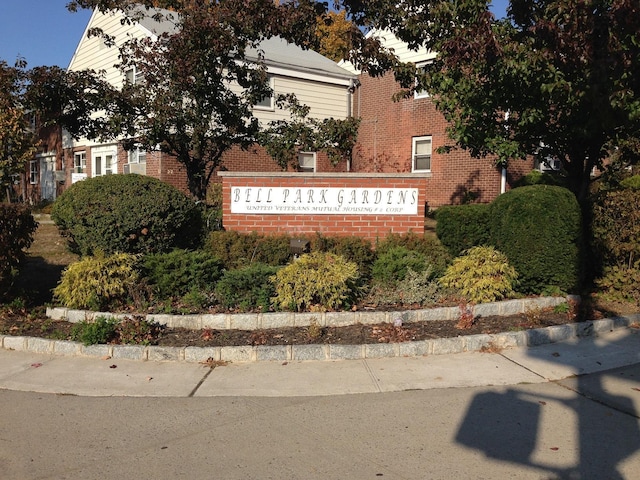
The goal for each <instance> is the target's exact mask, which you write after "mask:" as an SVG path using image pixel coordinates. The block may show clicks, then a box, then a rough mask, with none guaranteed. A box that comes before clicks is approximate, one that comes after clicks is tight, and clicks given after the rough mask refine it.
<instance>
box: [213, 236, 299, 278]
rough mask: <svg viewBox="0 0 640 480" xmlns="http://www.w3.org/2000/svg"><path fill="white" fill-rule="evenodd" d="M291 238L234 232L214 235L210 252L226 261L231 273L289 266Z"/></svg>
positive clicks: (226, 266) (225, 263) (225, 264)
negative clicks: (251, 266)
mask: <svg viewBox="0 0 640 480" xmlns="http://www.w3.org/2000/svg"><path fill="white" fill-rule="evenodd" d="M290 243H291V237H289V236H288V235H258V234H257V233H255V232H252V233H250V234H246V233H239V232H234V231H218V232H211V233H210V234H209V239H208V242H207V246H206V248H207V250H209V251H210V252H211V253H212V254H213V255H214V256H215V257H217V258H219V259H221V260H222V262H223V263H224V266H225V268H227V269H228V270H231V269H234V268H239V267H244V266H246V265H248V264H249V263H253V262H255V263H264V264H267V265H272V266H278V265H286V264H287V263H288V262H289V260H290V259H291V246H290Z"/></svg>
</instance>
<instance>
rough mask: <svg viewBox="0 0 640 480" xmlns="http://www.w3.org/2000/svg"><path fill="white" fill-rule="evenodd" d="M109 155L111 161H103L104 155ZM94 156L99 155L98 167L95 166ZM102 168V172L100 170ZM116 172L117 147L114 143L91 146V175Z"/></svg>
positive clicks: (98, 175) (96, 175)
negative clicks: (108, 162)
mask: <svg viewBox="0 0 640 480" xmlns="http://www.w3.org/2000/svg"><path fill="white" fill-rule="evenodd" d="M107 156H110V157H111V163H110V164H109V165H107V164H106V163H104V162H105V161H106V157H107ZM96 157H100V166H101V168H100V169H98V168H97V166H96ZM98 170H104V173H102V171H98ZM117 173H118V149H117V147H116V146H115V145H110V146H105V147H93V148H92V149H91V176H92V177H101V176H103V175H114V174H117Z"/></svg>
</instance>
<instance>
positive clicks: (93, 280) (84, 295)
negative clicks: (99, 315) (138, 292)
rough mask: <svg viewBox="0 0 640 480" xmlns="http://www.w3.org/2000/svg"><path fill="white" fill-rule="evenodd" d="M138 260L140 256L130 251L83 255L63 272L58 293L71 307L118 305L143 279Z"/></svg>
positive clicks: (85, 307) (57, 296) (99, 308)
mask: <svg viewBox="0 0 640 480" xmlns="http://www.w3.org/2000/svg"><path fill="white" fill-rule="evenodd" d="M137 264H138V257H137V256H136V255H131V254H129V253H117V254H114V255H110V256H108V257H106V256H104V255H97V256H96V257H85V258H82V259H81V260H79V261H77V262H74V263H72V264H71V265H69V266H68V267H67V268H66V269H65V270H64V271H63V272H62V277H61V279H60V283H59V284H58V286H57V287H56V288H55V289H54V290H53V294H54V297H55V299H56V300H57V301H59V302H60V303H62V304H63V305H65V306H66V307H69V308H80V309H91V310H103V309H106V308H107V307H114V308H115V307H118V306H120V305H122V304H123V303H124V302H125V301H126V300H127V298H128V295H129V291H130V290H131V289H133V288H135V286H136V285H137V283H138V281H139V276H138V272H137Z"/></svg>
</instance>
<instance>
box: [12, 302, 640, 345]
mask: <svg viewBox="0 0 640 480" xmlns="http://www.w3.org/2000/svg"><path fill="white" fill-rule="evenodd" d="M611 307H613V308H611ZM43 313H44V311H43V309H38V310H32V311H30V312H28V311H27V310H26V309H22V308H11V307H10V306H5V307H4V308H2V309H1V310H0V334H4V335H22V336H36V337H41V338H52V339H58V340H71V339H72V330H73V327H74V324H72V323H70V322H66V321H57V320H51V319H49V318H46V317H45V316H44V314H43ZM625 313H631V309H630V307H627V306H620V305H618V306H611V305H610V308H609V309H601V310H593V309H592V310H590V311H589V312H585V311H582V312H580V313H579V314H578V315H575V314H571V313H561V312H555V311H554V310H553V309H546V310H540V309H538V310H533V311H530V312H527V313H526V314H519V315H511V316H491V317H479V318H475V319H474V320H473V323H472V324H471V325H470V326H463V325H460V322H458V321H450V320H437V321H427V322H414V323H405V324H404V325H401V326H394V325H391V324H378V325H361V324H357V325H350V326H344V327H320V326H318V325H312V326H308V327H287V328H276V329H262V330H215V329H204V330H189V329H185V328H166V327H163V326H159V325H155V326H154V327H153V329H152V331H151V332H150V333H148V334H146V335H144V343H147V344H150V345H162V346H172V347H187V346H194V347H217V346H241V345H300V344H344V345H359V344H367V343H369V344H370V343H396V342H406V341H417V340H426V339H433V338H448V337H457V336H460V335H474V334H480V333H485V334H491V333H500V332H509V331H518V330H525V329H531V328H541V327H547V326H552V325H562V324H566V323H572V322H576V321H581V320H587V319H595V318H602V317H604V316H611V315H615V314H625ZM131 318H132V319H134V317H131ZM112 343H123V342H122V339H121V338H117V337H116V338H114V339H113V340H112Z"/></svg>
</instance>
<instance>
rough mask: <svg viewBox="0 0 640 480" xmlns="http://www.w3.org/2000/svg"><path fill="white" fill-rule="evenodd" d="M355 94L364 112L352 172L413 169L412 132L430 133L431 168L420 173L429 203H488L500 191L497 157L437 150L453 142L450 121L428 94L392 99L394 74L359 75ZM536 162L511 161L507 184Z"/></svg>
mask: <svg viewBox="0 0 640 480" xmlns="http://www.w3.org/2000/svg"><path fill="white" fill-rule="evenodd" d="M360 81H361V86H360V87H359V89H358V90H357V91H356V92H355V94H354V108H353V112H354V115H356V116H360V117H361V124H360V129H359V131H358V142H357V144H356V147H355V149H354V155H353V157H354V159H353V168H352V170H353V171H354V172H411V153H412V152H411V149H412V137H418V136H431V137H432V142H433V143H432V146H433V154H432V157H431V173H430V174H429V173H416V174H415V175H416V176H418V177H423V178H424V181H425V185H426V193H425V198H426V201H427V203H428V205H429V206H430V207H438V206H441V205H450V204H458V203H461V202H463V201H466V200H468V199H469V198H470V197H471V198H475V199H476V201H479V202H490V201H491V200H493V199H494V198H495V197H496V196H498V195H499V194H500V185H501V170H500V169H499V168H496V167H495V165H494V159H493V158H485V159H475V158H471V156H470V155H469V154H468V153H467V152H466V151H464V150H459V149H456V150H453V151H452V152H451V153H447V154H438V153H437V152H436V150H437V148H438V147H441V146H444V145H449V144H451V140H449V138H448V136H447V134H446V127H447V121H446V120H445V119H444V117H443V116H442V114H440V113H439V112H438V111H437V110H436V108H435V106H434V105H433V102H432V100H431V99H430V98H428V97H427V98H420V99H414V98H413V97H411V98H407V99H404V100H400V101H398V102H393V101H392V95H393V94H394V93H396V92H398V91H399V90H400V89H399V86H398V84H397V83H396V82H395V80H394V78H393V75H392V74H386V75H384V76H382V77H378V78H371V77H369V76H368V75H362V76H361V77H360ZM532 167H533V164H532V162H523V161H513V162H512V164H511V165H510V167H509V169H508V175H507V188H509V187H510V186H511V185H512V184H513V183H514V182H515V181H516V180H517V179H518V178H520V176H522V174H523V173H527V172H529V171H530V170H531V169H532Z"/></svg>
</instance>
